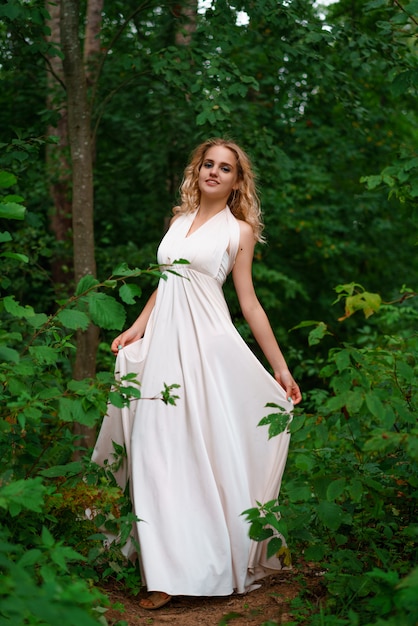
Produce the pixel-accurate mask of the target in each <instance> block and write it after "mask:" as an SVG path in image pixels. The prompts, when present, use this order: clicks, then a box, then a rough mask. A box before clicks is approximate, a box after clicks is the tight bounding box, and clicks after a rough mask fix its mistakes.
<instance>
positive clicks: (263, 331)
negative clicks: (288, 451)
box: [232, 221, 302, 404]
mask: <svg viewBox="0 0 418 626" xmlns="http://www.w3.org/2000/svg"><path fill="white" fill-rule="evenodd" d="M240 230H241V235H240V245H239V249H238V254H237V258H236V260H235V265H234V268H233V270H232V278H233V281H234V286H235V290H236V292H237V296H238V300H239V303H240V307H241V310H242V314H243V315H244V318H245V319H246V321H247V322H248V325H249V326H250V328H251V332H252V333H253V335H254V338H255V340H256V341H257V343H258V345H259V346H260V348H261V350H262V351H263V353H264V355H265V357H266V359H267V361H268V362H269V363H270V365H271V367H272V369H273V372H274V377H275V379H276V380H277V382H278V383H280V385H281V386H282V387H283V389H284V390H285V391H286V397H287V398H292V400H293V403H294V404H298V403H299V402H300V401H301V399H302V394H301V392H300V389H299V386H298V385H297V383H296V382H295V380H294V379H293V376H292V375H291V373H290V371H289V368H288V367H287V364H286V361H285V358H284V356H283V354H282V352H281V350H280V348H279V345H278V343H277V341H276V338H275V336H274V333H273V330H272V328H271V326H270V322H269V320H268V318H267V315H266V313H265V311H264V309H263V307H262V306H261V304H260V302H259V301H258V298H257V296H256V293H255V291H254V285H253V280H252V262H253V255H254V245H255V242H254V234H253V230H252V228H251V226H250V225H249V224H247V223H246V222H242V221H240Z"/></svg>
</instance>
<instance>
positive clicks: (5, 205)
mask: <svg viewBox="0 0 418 626" xmlns="http://www.w3.org/2000/svg"><path fill="white" fill-rule="evenodd" d="M25 213H26V208H25V207H24V206H22V205H21V204H17V203H16V202H0V218H1V219H6V220H23V219H25Z"/></svg>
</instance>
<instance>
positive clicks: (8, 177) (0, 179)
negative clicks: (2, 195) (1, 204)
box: [0, 170, 17, 189]
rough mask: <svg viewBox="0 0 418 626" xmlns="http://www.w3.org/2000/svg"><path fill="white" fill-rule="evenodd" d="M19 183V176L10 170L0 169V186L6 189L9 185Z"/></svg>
mask: <svg viewBox="0 0 418 626" xmlns="http://www.w3.org/2000/svg"><path fill="white" fill-rule="evenodd" d="M16 183H17V178H16V176H15V175H14V174H10V172H5V171H3V170H2V171H0V187H2V188H3V189H6V188H7V187H13V185H15V184H16Z"/></svg>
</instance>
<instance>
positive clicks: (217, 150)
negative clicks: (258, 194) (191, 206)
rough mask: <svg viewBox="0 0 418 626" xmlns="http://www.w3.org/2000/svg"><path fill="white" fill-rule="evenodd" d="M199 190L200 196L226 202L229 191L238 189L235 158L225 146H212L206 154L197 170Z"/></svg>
mask: <svg viewBox="0 0 418 626" xmlns="http://www.w3.org/2000/svg"><path fill="white" fill-rule="evenodd" d="M198 182H199V189H200V193H201V194H202V196H206V197H207V198H208V199H209V198H210V199H213V200H221V199H223V200H225V203H226V202H227V200H228V198H229V196H230V194H231V191H232V190H233V189H237V187H238V168H237V158H236V156H235V154H234V153H233V152H232V150H230V149H229V148H226V147H225V146H212V147H211V148H209V150H208V151H207V152H206V155H205V158H204V159H203V162H202V166H201V168H200V170H199V179H198Z"/></svg>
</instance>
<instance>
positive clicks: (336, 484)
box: [327, 478, 346, 502]
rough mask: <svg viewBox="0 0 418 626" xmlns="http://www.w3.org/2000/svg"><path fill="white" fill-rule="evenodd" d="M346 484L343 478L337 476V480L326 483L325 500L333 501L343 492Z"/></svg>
mask: <svg viewBox="0 0 418 626" xmlns="http://www.w3.org/2000/svg"><path fill="white" fill-rule="evenodd" d="M345 486H346V479H345V478H338V479H337V480H333V481H332V483H330V484H329V485H328V489H327V500H328V502H333V501H334V500H337V498H339V497H340V495H341V494H342V493H343V492H344V490H345Z"/></svg>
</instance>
